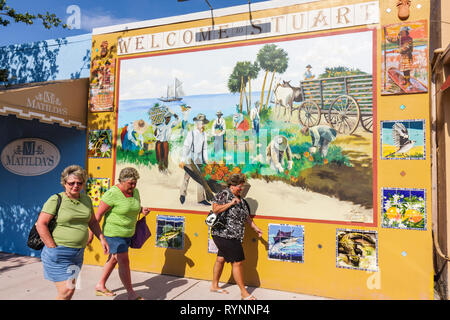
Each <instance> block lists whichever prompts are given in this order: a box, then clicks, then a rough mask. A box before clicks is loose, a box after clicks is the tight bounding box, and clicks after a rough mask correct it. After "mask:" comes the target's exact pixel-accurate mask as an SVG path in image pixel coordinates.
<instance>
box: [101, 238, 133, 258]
mask: <svg viewBox="0 0 450 320" xmlns="http://www.w3.org/2000/svg"><path fill="white" fill-rule="evenodd" d="M105 239H106V242H108V245H109V253H110V254H115V253H122V252H128V247H129V246H130V245H131V238H122V237H107V236H105Z"/></svg>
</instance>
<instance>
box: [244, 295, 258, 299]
mask: <svg viewBox="0 0 450 320" xmlns="http://www.w3.org/2000/svg"><path fill="white" fill-rule="evenodd" d="M241 300H258V299H256V297H255V296H253V295H249V296H246V297H245V298H243V297H241Z"/></svg>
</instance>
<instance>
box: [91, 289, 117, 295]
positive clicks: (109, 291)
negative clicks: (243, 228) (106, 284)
mask: <svg viewBox="0 0 450 320" xmlns="http://www.w3.org/2000/svg"><path fill="white" fill-rule="evenodd" d="M95 295H96V296H103V297H114V296H115V295H116V294H115V293H114V292H112V291H111V290H108V289H106V290H103V291H102V290H95Z"/></svg>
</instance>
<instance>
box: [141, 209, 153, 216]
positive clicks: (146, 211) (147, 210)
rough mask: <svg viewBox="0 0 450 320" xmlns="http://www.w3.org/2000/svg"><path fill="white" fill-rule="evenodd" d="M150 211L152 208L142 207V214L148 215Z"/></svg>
mask: <svg viewBox="0 0 450 320" xmlns="http://www.w3.org/2000/svg"><path fill="white" fill-rule="evenodd" d="M150 211H151V210H150V208H147V207H145V208H142V214H143V215H144V217H146V216H147V215H148V214H149V213H150Z"/></svg>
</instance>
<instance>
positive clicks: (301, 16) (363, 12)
mask: <svg viewBox="0 0 450 320" xmlns="http://www.w3.org/2000/svg"><path fill="white" fill-rule="evenodd" d="M378 22H379V3H378V1H372V2H364V3H359V4H351V5H345V6H337V7H332V8H325V9H320V10H310V11H302V12H296V13H289V14H285V15H281V16H274V17H268V18H261V19H253V20H252V21H251V22H250V21H248V20H247V21H240V22H234V23H227V24H221V25H216V26H214V27H213V26H207V27H199V28H190V29H181V30H176V31H168V32H160V33H151V34H144V35H138V36H133V37H123V38H119V39H118V50H117V54H118V55H125V54H134V53H142V52H151V51H158V50H168V49H175V48H184V47H194V46H200V45H206V44H215V43H224V42H230V41H238V40H247V39H257V38H265V37H272V36H280V35H287V34H294V33H304V32H312V31H319V30H327V29H336V28H345V27H352V26H358V25H367V24H374V23H378Z"/></svg>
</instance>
